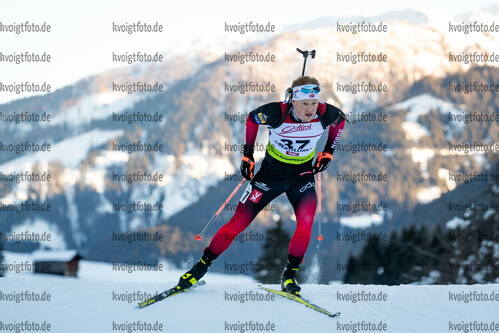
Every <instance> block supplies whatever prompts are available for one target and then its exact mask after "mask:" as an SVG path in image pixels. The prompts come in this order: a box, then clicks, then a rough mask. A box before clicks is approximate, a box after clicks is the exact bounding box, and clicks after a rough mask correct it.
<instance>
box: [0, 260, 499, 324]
mask: <svg viewBox="0 0 499 333" xmlns="http://www.w3.org/2000/svg"><path fill="white" fill-rule="evenodd" d="M8 257H11V258H12V256H11V255H8ZM165 265H166V269H165V271H164V272H147V273H146V272H144V273H139V272H132V273H130V274H128V273H126V272H113V271H112V266H111V265H110V264H106V263H94V262H89V261H85V260H82V261H80V271H81V272H80V274H79V277H78V278H66V277H58V276H50V275H45V276H44V275H41V274H12V273H11V274H8V276H7V277H5V278H3V279H2V284H1V285H0V293H1V295H2V297H3V299H2V301H1V302H0V313H1V314H2V317H3V319H2V325H12V324H15V323H17V324H19V323H24V322H25V321H28V322H29V323H33V322H34V323H37V324H40V325H41V324H43V323H45V324H50V325H51V331H52V332H74V333H79V332H111V331H113V330H114V331H127V330H126V329H121V327H123V326H116V325H125V326H126V325H134V324H135V325H138V324H137V323H138V322H140V323H141V325H144V324H148V325H155V324H156V325H157V326H156V327H159V324H161V325H163V326H162V329H161V330H159V329H158V331H162V332H186V331H187V332H223V331H228V332H230V331H234V332H236V331H237V332H251V329H250V327H252V326H251V325H255V324H256V323H258V325H260V324H262V325H264V326H265V325H269V326H268V327H269V328H270V327H272V325H273V327H274V330H273V331H275V332H290V333H293V332H310V331H318V332H323V331H327V332H336V331H338V332H340V331H347V332H355V331H357V332H361V331H367V330H366V329H364V330H362V327H365V326H363V325H375V326H376V327H377V326H378V325H381V327H383V326H385V325H386V326H385V327H386V332H397V333H405V332H426V333H440V332H447V331H449V327H451V326H452V327H458V328H461V331H464V329H462V328H463V327H464V325H469V324H470V323H471V325H473V324H474V323H475V325H476V324H477V323H478V324H480V323H483V324H491V323H492V322H493V321H496V320H497V311H498V310H499V306H498V305H497V304H496V302H490V301H473V300H471V301H470V300H468V299H467V297H468V296H469V295H472V294H477V293H478V294H480V293H483V294H486V295H491V294H493V293H497V288H498V287H499V285H498V284H489V285H447V286H443V285H438V286H437V285H400V286H377V285H344V284H337V283H336V284H331V285H316V284H303V285H302V295H304V296H305V297H306V298H308V299H309V300H311V301H312V302H314V303H316V304H317V305H319V306H322V307H324V308H325V309H327V310H330V311H331V312H337V311H339V312H341V315H340V317H338V318H329V317H327V316H325V315H323V314H320V313H318V312H315V311H314V310H312V309H309V308H307V307H305V306H303V305H301V304H299V303H296V302H293V301H290V300H288V299H285V298H281V297H279V296H277V295H276V296H274V297H272V296H271V294H267V292H264V291H262V290H260V289H258V288H257V287H256V282H255V281H254V280H252V279H251V278H247V277H242V276H240V275H230V276H227V275H221V274H213V273H208V274H207V275H206V276H205V280H206V281H207V284H206V285H205V286H203V287H200V288H196V289H193V290H191V291H188V292H186V293H184V294H180V295H177V296H174V297H172V298H170V299H166V300H164V301H162V302H160V303H158V304H154V305H151V306H149V307H147V308H145V309H140V310H139V309H137V308H135V306H136V303H137V302H136V301H135V300H134V298H135V299H139V300H142V298H143V297H144V294H147V296H149V295H154V294H155V293H157V292H161V291H163V290H165V289H166V288H168V287H170V286H171V285H173V284H174V283H176V281H177V279H178V277H179V274H181V271H179V270H176V269H173V268H171V267H169V266H168V265H167V264H166V263H165ZM435 277H438V272H432V273H431V274H430V277H429V278H435ZM269 287H270V288H274V289H278V288H279V285H277V284H272V285H269ZM25 292H26V293H29V294H30V295H31V294H33V293H34V294H36V295H38V297H40V296H41V295H45V296H44V297H45V299H47V296H49V297H50V300H45V301H37V302H33V301H25V300H21V299H18V302H16V300H15V298H16V297H19V296H18V295H20V294H24V293H25ZM245 295H249V296H245ZM255 295H258V296H259V298H260V299H262V298H263V300H261V301H255V300H254V298H253V297H255ZM243 297H248V298H249V299H245V298H243ZM365 298H368V300H366V299H365ZM11 299H12V300H11ZM423 319H424V320H423ZM250 322H251V323H250ZM241 325H248V328H246V327H245V326H241ZM454 325H458V326H454ZM117 327H120V329H119V330H117V329H116V328H117ZM371 327H372V326H371ZM235 328H237V330H236V329H235ZM245 328H246V329H245ZM131 331H132V332H136V331H139V330H133V329H131ZM270 331H272V330H270ZM376 331H377V330H376Z"/></svg>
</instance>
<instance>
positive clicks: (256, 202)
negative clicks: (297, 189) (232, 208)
mask: <svg viewBox="0 0 499 333" xmlns="http://www.w3.org/2000/svg"><path fill="white" fill-rule="evenodd" d="M271 180H272V176H271V175H270V174H269V173H267V172H264V171H263V172H262V170H261V171H260V172H258V173H257V174H256V175H255V177H254V178H253V179H252V180H251V183H250V184H248V187H246V190H245V191H244V193H243V195H242V196H241V199H240V201H239V204H238V205H237V208H236V212H235V213H234V216H232V218H231V219H230V221H229V222H227V223H226V224H225V225H224V226H222V227H221V228H220V229H219V230H218V232H217V233H216V234H215V236H214V237H213V239H212V240H211V243H210V245H209V246H208V248H209V249H210V251H211V252H213V253H215V254H216V255H220V254H222V252H224V251H225V250H226V249H227V248H228V247H229V246H230V244H231V243H232V241H233V240H234V238H235V237H236V236H237V235H238V234H239V233H241V232H242V231H243V230H244V229H246V227H248V225H250V223H251V222H252V221H253V219H254V218H255V217H256V215H257V214H258V213H259V212H260V211H261V210H262V209H263V208H265V206H266V205H267V204H268V203H269V202H271V201H272V200H273V199H274V198H275V197H277V196H278V195H279V194H281V193H282V192H283V191H282V189H281V186H280V184H279V183H275V184H271Z"/></svg>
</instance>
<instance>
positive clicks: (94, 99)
mask: <svg viewBox="0 0 499 333" xmlns="http://www.w3.org/2000/svg"><path fill="white" fill-rule="evenodd" d="M410 14H411V15H409V16H407V15H408V14H407V13H406V12H399V13H389V14H387V15H386V16H380V17H378V18H372V19H370V21H372V22H375V21H378V20H383V22H384V20H385V19H386V25H387V29H386V32H377V33H356V34H353V33H350V32H339V31H338V25H342V28H345V29H346V28H348V29H350V28H351V27H349V26H348V25H349V23H350V21H349V20H348V19H347V20H341V22H340V21H338V22H332V23H333V24H332V25H328V26H324V27H322V26H321V27H318V28H311V29H306V30H305V29H301V30H298V31H284V32H282V33H280V34H276V35H275V36H272V37H271V38H266V39H265V40H263V41H259V42H258V41H251V43H249V44H247V45H241V44H227V43H225V42H221V44H220V45H213V46H212V47H211V51H207V52H206V54H205V53H204V51H203V50H204V48H203V47H201V46H199V45H192V46H191V48H190V49H189V48H185V49H181V50H176V52H175V53H173V54H172V55H170V57H168V58H167V60H166V61H165V62H164V63H162V64H159V65H143V64H141V65H132V66H129V67H124V68H122V69H117V70H112V71H108V72H105V73H102V74H100V75H96V76H92V77H88V78H86V79H84V80H81V81H79V82H76V83H75V84H74V85H71V86H68V87H65V88H62V89H59V90H57V91H55V92H53V93H51V94H47V95H44V96H39V97H31V98H26V99H22V100H18V101H13V102H10V103H7V104H3V105H0V113H1V114H2V115H7V116H11V115H19V114H21V113H24V112H28V113H36V114H41V113H42V112H46V113H47V114H50V116H51V121H50V122H38V123H36V122H35V123H29V122H20V123H19V124H16V123H15V122H5V121H3V122H4V125H5V126H4V130H2V132H1V133H0V141H1V142H2V143H4V144H6V143H7V144H12V143H14V142H15V143H20V142H25V141H26V142H31V143H39V144H40V145H41V144H45V145H49V144H50V145H51V149H50V151H49V152H36V153H35V152H26V153H23V154H20V153H17V152H16V151H11V152H3V154H1V155H0V163H1V164H0V173H1V174H0V175H1V176H2V177H3V178H2V179H4V180H6V181H3V182H2V183H0V201H1V202H2V203H3V204H4V205H5V204H7V205H11V204H19V203H21V202H26V201H28V202H30V203H35V204H37V205H42V206H43V205H44V204H45V206H47V204H50V205H51V209H50V211H41V212H33V211H31V212H24V213H22V214H17V213H15V212H6V213H5V214H1V215H0V226H1V227H0V231H1V232H3V233H4V234H13V233H16V234H21V233H22V232H23V231H27V230H32V231H35V232H36V233H43V232H48V233H50V234H51V235H53V237H52V240H51V241H45V242H42V243H41V246H43V247H48V248H77V249H78V250H79V251H80V252H81V253H82V254H83V255H84V256H86V257H88V258H89V259H93V260H106V261H112V260H115V261H119V260H121V261H126V260H132V259H137V258H144V260H150V261H157V260H158V259H159V258H167V259H168V260H171V261H172V262H174V263H176V264H181V262H182V261H184V260H185V258H186V257H188V256H190V255H194V256H198V255H199V254H200V251H201V250H202V248H204V247H205V246H206V245H207V244H208V242H209V240H210V237H212V236H213V234H214V232H215V231H216V230H217V228H218V227H219V226H221V225H222V223H224V222H225V221H227V220H228V219H229V218H230V216H231V215H232V214H233V210H234V208H235V203H236V200H237V197H238V195H236V198H234V199H233V201H232V202H231V203H230V205H229V206H227V209H226V210H224V211H223V213H222V214H221V215H220V216H219V217H218V218H217V219H216V221H215V224H214V225H213V226H212V227H211V228H210V229H209V230H208V231H207V233H206V235H205V237H203V239H202V240H201V241H200V242H196V241H195V240H194V236H195V235H196V234H198V233H199V232H200V230H201V229H202V228H203V226H204V225H205V224H206V223H207V221H208V220H209V219H210V218H211V216H213V214H214V213H215V212H216V209H218V207H219V206H220V205H221V204H222V203H223V201H224V200H225V198H226V197H227V195H228V194H229V193H230V192H231V191H232V189H233V188H234V187H235V186H236V185H237V183H238V180H239V179H240V178H239V173H238V169H239V161H240V156H241V155H240V152H241V144H242V143H243V140H244V136H243V135H244V134H243V133H244V119H245V117H246V114H247V113H248V112H249V111H251V110H252V109H254V108H255V107H257V106H258V105H261V104H262V103H266V102H270V101H276V100H281V99H282V98H283V92H284V91H285V89H286V88H287V87H288V85H289V83H290V82H291V81H292V80H293V79H294V78H296V76H298V74H299V73H300V70H301V67H302V57H301V56H300V55H299V54H298V53H297V52H296V51H295V49H296V47H299V48H301V49H316V50H317V56H316V58H315V59H309V60H308V63H307V74H310V75H314V76H316V77H317V78H318V80H319V81H320V82H321V86H322V92H323V96H328V98H326V100H327V102H329V103H332V104H335V105H337V106H339V107H340V108H342V109H343V110H344V111H345V112H346V113H347V115H348V117H349V119H350V120H351V124H347V126H346V130H345V131H344V135H343V137H342V138H341V141H340V144H339V146H338V149H337V151H336V152H335V156H334V159H333V163H332V166H331V167H330V168H329V169H328V170H327V172H325V173H324V175H323V184H322V187H323V214H322V218H323V222H324V225H323V227H324V232H323V233H324V235H326V240H325V244H324V245H321V246H320V248H319V244H317V242H315V237H313V241H312V243H311V245H310V249H311V250H310V258H312V257H313V256H314V255H317V256H323V258H327V262H328V263H331V265H327V268H326V271H325V272H323V275H322V277H321V281H328V280H333V279H340V278H341V276H342V275H343V274H344V272H343V271H342V270H339V269H335V268H337V265H335V264H336V263H338V264H342V263H345V262H346V258H347V256H348V254H349V253H350V252H352V251H358V250H359V248H360V247H359V245H360V244H359V243H355V244H354V243H352V242H350V241H342V240H341V238H342V237H343V236H345V235H350V233H353V232H357V231H358V230H365V231H368V230H377V231H379V232H382V233H384V234H388V233H389V232H390V231H391V230H393V229H394V228H398V227H401V226H403V225H405V224H406V223H409V221H408V220H407V219H404V218H401V216H407V215H408V214H410V213H411V212H413V210H414V209H418V207H420V206H419V205H422V204H427V203H429V202H433V201H434V200H438V198H440V197H442V196H443V195H445V193H447V192H449V191H452V190H453V189H454V188H455V186H456V184H455V182H454V183H453V182H452V181H448V180H446V179H448V176H449V173H452V172H454V173H466V172H470V171H474V170H482V169H483V170H486V169H487V168H488V167H490V160H491V156H489V155H488V154H485V153H482V152H475V153H472V154H469V153H463V152H452V151H450V149H449V144H458V143H462V142H464V143H469V142H474V141H477V142H484V143H489V144H491V143H493V142H494V140H496V139H495V138H497V137H498V133H499V131H498V126H497V125H498V124H497V121H470V122H469V123H468V124H465V125H463V122H462V121H456V120H452V117H458V116H463V117H464V116H465V115H467V114H469V113H470V112H474V111H475V110H479V111H480V112H481V113H484V114H494V113H497V112H498V105H497V102H496V99H495V98H494V96H495V95H494V94H486V93H483V94H478V93H468V94H465V93H458V92H451V91H449V85H456V84H459V83H461V82H463V81H475V82H491V81H492V80H493V79H494V78H497V77H499V72H498V71H499V69H498V68H497V67H494V66H490V67H489V66H482V65H483V64H481V63H468V64H466V63H464V62H458V61H450V57H449V53H453V54H454V53H455V54H457V55H460V54H461V53H462V52H471V51H473V52H475V51H476V52H482V53H488V52H490V51H491V50H493V49H494V47H495V45H497V42H498V38H499V37H497V36H495V35H490V34H478V35H476V36H475V37H476V38H466V35H464V34H462V35H460V34H456V33H453V32H449V31H448V27H447V25H445V27H443V26H442V25H438V24H435V23H434V22H433V21H431V20H426V19H424V16H423V15H424V14H421V15H420V14H419V13H413V12H410ZM413 14H414V15H413ZM484 15H485V14H484ZM487 15H490V13H489V14H487ZM404 17H405V18H407V17H408V19H406V20H402V19H401V18H404ZM488 18H489V16H484V19H483V20H484V21H487V20H488ZM449 20H450V19H449ZM446 29H447V30H446ZM408 36H411V38H408ZM213 50H220V53H219V54H218V56H217V55H216V54H214V53H213V52H214V51H213ZM239 52H240V53H239ZM250 52H253V53H252V54H253V55H255V54H257V53H258V54H259V55H263V56H265V57H266V56H270V57H271V56H275V59H274V61H269V62H265V61H264V62H251V61H250V62H244V61H243V58H241V53H242V54H243V55H244V56H245V55H246V54H248V57H249V58H251V54H250ZM363 52H364V54H362V53H363ZM359 53H360V54H359ZM366 53H368V54H369V55H370V59H371V60H374V61H370V62H365V61H362V59H363V58H362V57H364V56H365V54H366ZM383 56H386V61H378V60H379V59H381V60H383V59H385V58H384V57H383ZM265 57H264V58H265ZM373 57H374V58H373ZM231 59H236V60H237V61H232V60H231ZM376 59H378V60H376ZM354 62H355V63H354ZM492 65H494V64H492ZM134 82H141V83H146V84H149V85H150V86H151V87H159V85H162V86H163V87H162V89H161V90H162V91H158V92H144V93H141V92H138V93H137V92H134V93H127V92H123V91H122V92H116V91H113V87H115V90H116V87H117V86H118V87H120V89H122V88H123V87H122V85H123V84H133V83H134ZM249 82H252V84H253V86H252V85H250V90H251V87H255V86H254V84H256V83H258V84H259V85H260V86H259V87H261V88H262V89H263V90H264V91H255V92H252V91H249V92H248V91H244V90H243V89H244V87H245V85H244V84H245V83H249ZM369 83H371V85H374V86H376V87H378V86H380V85H381V86H383V85H385V86H386V89H385V90H386V91H384V92H383V91H381V92H366V91H357V90H362V87H363V86H366V85H368V84H369ZM363 84H364V85H363ZM125 88H130V87H128V86H126V87H125ZM267 89H268V91H267ZM158 90H159V88H158ZM255 90H256V88H255ZM140 115H142V116H144V115H147V116H151V118H154V117H158V119H157V120H154V119H152V120H151V121H142V120H140V119H139V120H138V121H137V120H134V119H133V117H134V116H135V117H138V116H140ZM160 115H161V116H162V119H161V120H160V119H159V116H160ZM129 117H131V118H129ZM2 119H3V118H2ZM373 119H374V120H373ZM265 132H266V131H265V129H261V132H260V134H259V136H258V143H259V145H258V147H257V153H256V157H257V159H259V160H261V158H262V156H263V150H264V148H265V144H266V133H265ZM139 143H140V144H142V145H144V144H145V145H149V146H141V147H140V148H141V150H149V151H139V152H132V151H131V150H134V149H135V148H136V147H138V146H139ZM496 143H497V142H496ZM323 144H324V138H323V139H322V141H321V142H320V143H319V147H321V146H322V145H323ZM369 144H370V145H371V146H375V149H374V150H373V149H372V148H373V147H371V148H370V147H369ZM366 149H367V150H369V149H370V151H364V150H366ZM129 150H130V151H129ZM26 171H28V172H30V173H31V172H33V173H34V174H35V175H43V174H44V173H46V174H50V176H51V180H50V181H19V182H16V181H15V178H16V177H17V176H20V175H21V173H24V172H26ZM362 172H364V173H371V174H372V175H381V181H379V180H373V179H368V180H367V181H366V180H365V178H362V177H364V176H363V175H362ZM359 173H360V174H359ZM144 174H148V175H147V177H145V178H144V179H143V178H141V177H143V176H144ZM134 177H135V178H136V179H135V180H134V179H133V178H134ZM383 179H385V180H383ZM363 203H364V204H363ZM10 207H15V206H10ZM359 207H360V208H362V209H360V210H359V209H358V208H359ZM140 208H142V209H147V210H148V211H140ZM364 208H367V209H364ZM137 209H139V211H137ZM433 209H435V210H438V209H439V206H438V205H435V206H434V208H433ZM354 210H355V212H354ZM274 214H279V215H280V216H281V217H282V220H283V225H284V226H285V227H286V228H288V229H289V230H292V229H293V227H294V221H293V212H292V210H291V207H290V206H289V204H287V203H286V199H285V198H283V197H280V198H278V199H277V201H276V202H275V205H274V206H272V207H269V209H268V210H267V211H265V212H263V213H262V214H260V215H259V216H258V217H257V219H256V221H255V222H254V224H253V225H252V227H251V230H248V232H254V233H258V234H259V235H260V234H262V235H263V234H264V233H265V230H266V229H268V228H269V226H270V225H271V224H272V223H273V220H274V219H273V218H272V215H274ZM371 225H372V227H373V229H368V228H369V227H370V226H371ZM139 232H142V233H149V234H152V235H154V234H155V233H157V234H158V235H159V234H161V235H162V236H163V241H142V240H132V241H130V242H129V241H128V237H133V235H137V234H138V233H139ZM316 232H317V231H316V229H315V227H314V231H313V234H314V235H315V233H316ZM261 245H262V242H261V241H259V238H258V237H253V240H252V241H248V242H245V243H244V244H243V243H242V242H240V244H234V245H233V246H232V247H231V249H230V251H228V252H227V254H224V256H225V258H226V262H229V263H232V262H235V263H237V262H238V261H241V262H248V261H251V260H255V258H257V257H258V254H259V252H260V248H261ZM38 246H40V244H32V243H29V242H23V243H21V244H17V243H15V242H8V243H7V244H5V248H6V249H7V250H10V251H31V250H33V249H34V248H37V247H38ZM314 246H316V249H317V250H315V249H314ZM311 261H312V260H307V262H306V263H305V265H306V266H305V267H307V265H309V266H310V264H311ZM224 267H225V265H224V264H223V263H219V264H214V266H213V270H214V271H224V270H225V268H224ZM307 269H309V268H307ZM229 273H230V272H229Z"/></svg>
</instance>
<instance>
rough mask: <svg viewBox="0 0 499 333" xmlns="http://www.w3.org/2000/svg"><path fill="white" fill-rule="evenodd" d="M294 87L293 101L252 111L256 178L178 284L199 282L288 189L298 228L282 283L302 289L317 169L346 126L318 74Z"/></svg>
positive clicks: (245, 162) (250, 165)
mask: <svg viewBox="0 0 499 333" xmlns="http://www.w3.org/2000/svg"><path fill="white" fill-rule="evenodd" d="M291 88H292V101H291V103H289V101H287V102H273V103H269V104H265V105H262V106H260V107H258V108H257V109H255V110H253V111H251V112H250V114H249V115H248V119H247V120H246V140H245V145H244V152H243V155H244V156H243V158H242V161H241V174H242V175H243V177H244V178H246V179H247V180H250V181H251V182H250V183H249V184H248V186H247V188H246V190H245V191H244V193H243V195H242V196H241V199H240V201H239V204H238V206H237V209H236V212H235V213H234V216H233V217H232V218H231V220H230V221H229V222H228V223H227V224H225V225H224V226H222V227H221V228H220V229H219V230H218V232H217V233H216V234H215V236H214V237H213V239H212V241H211V243H210V245H209V246H208V247H207V248H205V249H204V252H203V256H202V257H201V259H200V260H199V261H198V262H197V263H196V264H195V265H194V266H193V267H192V268H191V269H190V270H189V271H188V272H186V273H185V274H184V275H182V276H181V277H180V280H179V282H178V285H177V288H178V289H184V288H189V287H191V286H192V285H193V284H195V283H196V282H197V281H199V279H200V278H201V277H203V276H204V274H205V273H206V272H207V270H208V267H210V265H211V263H212V262H213V260H215V259H216V258H217V257H218V256H219V255H221V254H222V252H224V251H225V250H226V249H227V248H228V247H229V245H230V243H231V242H232V240H233V239H234V238H235V237H236V236H237V235H238V234H239V233H240V232H242V231H243V230H244V229H246V227H247V226H248V225H249V224H250V223H251V222H252V221H253V219H254V218H255V216H256V215H257V214H258V212H260V211H261V210H262V209H263V208H264V207H265V206H266V205H267V204H268V203H269V202H271V201H272V200H273V199H274V198H276V197H277V196H278V195H280V194H281V193H283V192H285V193H286V195H287V197H288V199H289V201H290V203H291V205H292V207H293V210H294V212H295V215H296V230H295V232H294V234H293V237H292V238H291V242H290V244H289V254H288V260H287V263H286V267H285V268H284V271H283V273H282V277H281V288H282V290H283V291H287V292H290V293H294V294H298V293H299V291H300V290H301V287H300V286H299V285H298V283H297V281H296V279H295V276H296V273H297V272H298V267H299V265H300V264H301V262H302V261H303V256H304V255H305V252H306V250H307V247H308V244H309V242H310V236H311V232H312V224H313V221H314V215H315V209H316V205H317V196H316V193H315V179H314V174H315V173H317V172H321V171H324V170H325V169H326V168H327V167H328V165H329V163H330V162H331V158H332V154H333V153H334V150H335V147H336V144H337V143H338V140H339V138H340V136H341V133H342V131H343V127H344V125H345V115H344V114H343V112H342V111H341V110H340V109H338V108H337V107H335V106H333V105H330V104H327V103H321V102H319V92H320V87H319V82H318V81H317V79H315V78H313V77H309V76H301V77H299V78H298V79H296V80H295V81H293V84H292V85H291ZM259 125H267V126H269V142H268V145H267V150H266V152H265V158H264V160H263V162H262V165H261V168H260V170H259V171H258V172H257V173H256V175H255V177H253V169H254V165H255V162H254V159H253V151H254V144H255V139H256V135H257V133H258V126H259ZM328 126H329V132H328V138H327V142H326V146H325V147H324V151H323V152H321V153H319V154H318V157H317V159H316V160H315V162H314V163H313V164H312V163H311V162H312V160H313V158H314V155H315V147H316V145H317V141H318V140H319V138H320V137H321V135H322V133H323V132H324V131H325V129H326V128H327V127H328Z"/></svg>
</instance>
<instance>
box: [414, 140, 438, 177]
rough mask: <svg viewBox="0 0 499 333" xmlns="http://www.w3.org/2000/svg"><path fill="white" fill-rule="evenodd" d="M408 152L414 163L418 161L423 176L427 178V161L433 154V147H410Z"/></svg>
mask: <svg viewBox="0 0 499 333" xmlns="http://www.w3.org/2000/svg"><path fill="white" fill-rule="evenodd" d="M409 152H410V154H411V156H412V161H413V162H414V163H420V166H421V171H422V176H423V178H428V177H429V173H428V161H429V160H430V159H431V158H433V156H435V149H431V148H415V147H414V148H411V149H409Z"/></svg>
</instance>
